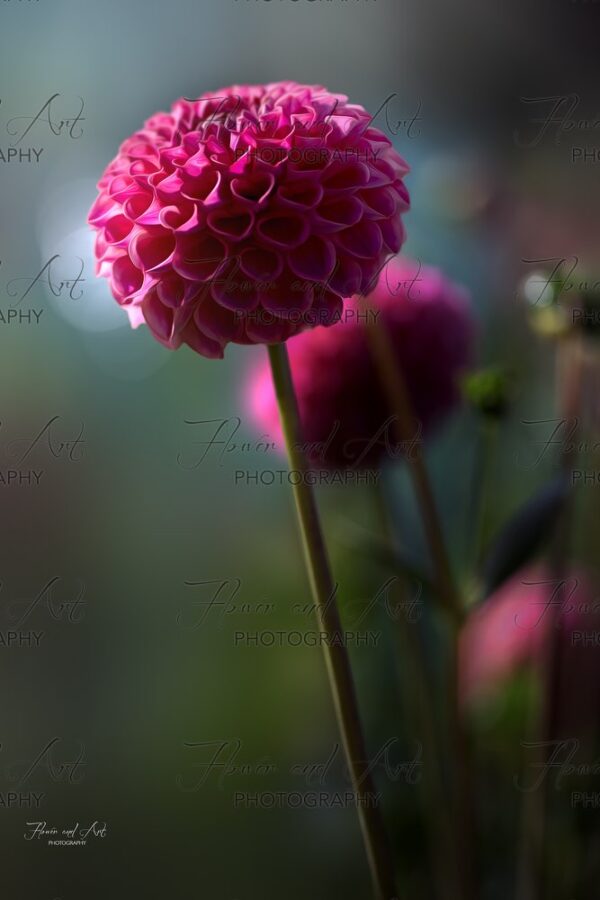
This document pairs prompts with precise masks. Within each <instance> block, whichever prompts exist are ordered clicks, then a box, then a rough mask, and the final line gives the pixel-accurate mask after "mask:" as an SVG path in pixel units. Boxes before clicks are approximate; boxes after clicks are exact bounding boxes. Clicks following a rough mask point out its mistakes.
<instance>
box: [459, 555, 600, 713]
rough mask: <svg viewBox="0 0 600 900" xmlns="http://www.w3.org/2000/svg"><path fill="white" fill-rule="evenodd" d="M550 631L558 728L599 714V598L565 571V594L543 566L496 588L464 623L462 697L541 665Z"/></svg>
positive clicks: (474, 696)
mask: <svg viewBox="0 0 600 900" xmlns="http://www.w3.org/2000/svg"><path fill="white" fill-rule="evenodd" d="M552 627H555V628H558V629H560V653H561V679H560V680H561V690H560V697H559V707H560V709H561V719H560V724H561V725H563V726H565V727H566V726H567V724H573V725H574V726H576V727H578V728H583V727H584V725H585V722H586V721H588V722H589V721H592V722H594V723H595V721H596V720H597V716H598V714H599V713H600V678H599V677H598V676H599V675H600V654H599V652H598V646H597V636H598V634H600V592H598V591H596V592H594V590H593V588H592V581H591V579H590V578H589V576H588V575H587V574H586V573H584V572H580V571H573V572H570V573H569V575H568V576H567V578H565V580H564V588H562V589H561V588H560V582H559V581H558V580H557V579H556V578H555V577H553V575H552V574H551V572H550V571H549V569H548V568H547V567H546V566H543V565H540V566H529V567H528V568H526V569H523V570H522V571H520V572H518V573H517V574H516V575H515V576H513V578H511V579H509V580H508V581H507V582H506V583H505V584H503V585H502V587H500V588H499V589H498V590H497V591H496V592H495V593H494V594H493V595H492V596H491V597H490V598H489V599H488V600H486V602H485V603H484V604H483V606H481V607H480V608H479V609H477V610H475V611H474V612H473V613H472V614H471V616H470V617H469V619H468V620H467V623H466V625H465V628H464V631H463V634H462V637H461V647H460V672H461V693H462V696H463V699H464V700H465V701H466V702H470V701H473V700H478V699H485V698H486V697H489V696H490V695H494V694H495V693H497V692H498V691H500V690H501V689H502V686H503V685H504V684H505V683H506V681H507V680H508V679H509V678H510V677H511V676H514V675H515V674H517V673H518V672H519V671H520V670H523V669H525V668H528V667H532V666H535V665H536V664H537V663H539V662H540V661H541V657H542V652H543V646H544V643H545V641H546V640H548V638H549V637H550V629H551V628H552Z"/></svg>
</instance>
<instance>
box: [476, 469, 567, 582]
mask: <svg viewBox="0 0 600 900" xmlns="http://www.w3.org/2000/svg"><path fill="white" fill-rule="evenodd" d="M568 492H569V486H568V483H567V480H566V478H565V477H564V475H563V474H562V473H561V474H560V475H558V476H556V478H553V479H552V481H551V482H550V483H549V484H547V485H545V486H544V487H543V488H542V489H541V490H540V491H539V492H538V493H537V494H536V495H535V496H534V497H533V498H532V499H531V500H529V501H528V502H527V503H526V504H525V505H524V506H522V507H521V509H519V510H518V512H517V513H515V515H514V516H513V517H512V518H511V519H509V521H508V522H507V524H506V525H505V526H504V528H503V529H502V530H501V532H500V534H499V535H498V537H497V538H496V540H495V541H494V543H493V545H492V547H491V550H490V552H489V554H488V557H487V559H486V561H485V562H484V564H483V568H482V573H481V581H482V584H483V595H482V596H483V598H484V599H485V598H486V597H489V595H490V594H491V593H493V591H495V590H496V589H497V588H498V587H500V585H501V584H503V583H504V582H505V581H506V580H507V579H508V578H510V576H511V575H514V573H515V572H517V571H518V570H519V569H520V568H521V566H523V565H525V563H526V562H529V560H530V559H532V558H533V557H534V556H535V554H536V553H537V552H538V550H539V549H540V548H541V547H542V546H543V544H544V543H545V542H546V541H547V540H548V538H549V537H550V536H551V534H552V532H553V530H554V528H555V526H556V523H557V521H558V518H559V516H560V514H561V512H562V511H563V509H564V506H565V502H566V499H567V495H568Z"/></svg>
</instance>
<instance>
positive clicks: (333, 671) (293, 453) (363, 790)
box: [268, 344, 398, 900]
mask: <svg viewBox="0 0 600 900" xmlns="http://www.w3.org/2000/svg"><path fill="white" fill-rule="evenodd" d="M268 350H269V359H270V363H271V372H272V376H273V384H274V386H275V393H276V395H277V402H278V405H279V413H280V417H281V422H282V426H283V432H284V435H285V441H286V446H287V451H288V456H289V461H290V465H291V467H292V468H293V469H294V470H296V471H297V472H299V473H300V476H301V477H300V479H299V483H298V484H295V485H294V488H293V489H294V498H295V501H296V510H297V513H298V520H299V524H300V531H301V534H302V542H303V546H304V555H305V560H306V567H307V570H308V575H309V580H310V585H311V590H312V593H313V597H314V601H315V607H316V611H317V619H318V623H319V629H320V630H321V631H323V632H324V633H326V634H327V636H328V638H329V639H330V640H328V641H327V642H325V643H324V647H323V649H324V653H325V662H326V666H327V674H328V676H329V684H330V687H331V693H332V696H333V702H334V706H335V712H336V716H337V720H338V725H339V728H340V732H341V736H342V742H343V745H344V750H345V753H346V760H347V764H348V770H349V772H350V774H351V778H352V786H353V790H354V792H355V795H356V797H357V808H358V815H359V819H360V825H361V830H362V835H363V839H364V843H365V848H366V851H367V857H368V861H369V866H370V869H371V875H372V878H373V884H374V888H375V896H376V898H377V900H398V894H397V891H396V879H395V873H394V865H393V861H392V856H391V853H390V848H389V844H388V840H387V835H386V832H385V828H384V824H383V819H382V817H381V813H380V811H379V809H378V808H377V806H376V805H372V798H373V797H374V796H375V786H374V783H373V779H372V776H371V773H370V766H369V761H368V755H367V750H366V743H365V739H364V736H363V731H362V726H361V722H360V715H359V709H358V701H357V697H356V690H355V687H354V680H353V678H352V671H351V669H350V660H349V657H348V651H347V648H346V647H345V646H344V640H343V632H342V625H341V621H340V616H339V612H338V608H337V604H336V602H335V584H334V581H333V576H332V573H331V567H330V564H329V558H328V555H327V549H326V547H325V540H324V537H323V531H322V528H321V522H320V519H319V514H318V511H317V505H316V501H315V495H314V492H313V488H312V486H311V485H310V484H309V479H307V478H306V477H304V476H305V475H306V473H307V472H308V468H309V467H308V461H307V459H306V455H305V453H304V451H303V449H302V446H303V438H302V431H301V425H300V416H299V413H298V403H297V399H296V393H295V391H294V385H293V382H292V376H291V371H290V363H289V357H288V352H287V347H286V345H285V344H275V345H271V346H269V348H268ZM368 795H371V796H370V798H369V796H368ZM369 800H371V802H369Z"/></svg>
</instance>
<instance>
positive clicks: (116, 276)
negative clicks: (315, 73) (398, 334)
mask: <svg viewBox="0 0 600 900" xmlns="http://www.w3.org/2000/svg"><path fill="white" fill-rule="evenodd" d="M407 171H408V167H407V165H406V163H405V162H404V161H403V159H402V158H401V157H400V156H399V155H398V153H397V152H396V151H395V150H394V148H393V146H392V144H391V142H390V140H389V139H388V138H387V137H386V136H385V135H384V134H383V133H382V132H381V131H380V130H379V129H377V128H375V127H373V125H372V123H371V118H370V116H369V114H368V113H367V112H366V111H365V110H364V109H363V108H362V107H361V106H358V105H355V104H350V103H348V98H347V97H345V96H344V95H342V94H331V93H329V92H328V91H327V90H325V88H323V87H319V86H307V85H300V84H295V83H294V82H280V83H275V84H267V85H264V86H242V87H238V86H234V87H231V88H227V89H225V90H219V91H214V92H212V93H211V94H205V95H202V96H201V97H200V98H199V99H197V100H187V99H181V100H178V101H177V102H176V103H175V104H174V105H173V107H172V109H171V112H169V113H158V114H156V115H154V116H152V118H150V119H148V121H147V122H146V123H145V125H144V127H143V128H142V129H141V130H140V131H138V132H136V133H135V134H134V135H133V136H132V137H130V138H128V139H127V140H126V141H125V142H124V143H123V144H122V146H121V148H120V150H119V153H118V154H117V156H116V157H115V159H114V160H113V161H112V162H111V163H110V165H109V166H108V168H107V169H106V171H105V173H104V175H103V177H102V179H101V180H100V182H99V185H98V187H99V196H98V198H97V200H96V202H95V203H94V206H93V208H92V210H91V212H90V216H89V220H90V222H91V224H92V225H93V226H94V227H95V228H96V229H97V231H98V235H97V242H96V256H97V271H98V274H99V275H102V276H105V277H106V278H108V280H109V283H110V287H111V290H112V292H113V294H114V296H115V298H116V300H117V301H118V303H120V304H121V305H122V306H123V307H124V309H125V310H126V311H127V313H128V314H129V318H130V321H131V324H132V325H133V326H134V327H135V326H137V325H139V324H141V323H142V322H145V323H146V324H147V325H148V326H149V328H150V329H151V330H152V333H153V334H154V336H155V337H156V338H157V339H158V340H159V341H160V342H161V343H163V344H165V345H166V346H167V347H170V348H176V347H178V346H180V344H182V343H185V344H188V345H189V346H190V347H192V348H193V349H194V350H196V351H197V352H198V353H201V354H202V355H204V356H208V357H221V356H222V355H223V349H224V347H225V345H226V344H228V343H229V342H235V343H242V344H252V343H277V342H280V341H283V340H286V339H287V338H289V337H290V336H291V335H293V334H295V333H297V332H299V331H302V330H304V329H305V328H307V327H310V326H313V325H316V324H325V325H326V324H329V323H330V322H331V321H334V320H335V318H336V316H338V315H339V313H340V310H341V308H342V300H343V298H344V297H347V296H349V295H351V294H354V293H365V292H366V291H367V290H368V289H369V285H370V284H372V282H373V281H374V280H375V278H376V274H377V272H378V271H379V269H380V268H381V265H382V264H383V262H384V261H385V260H386V259H387V258H388V257H389V256H391V255H393V254H394V253H397V252H398V251H399V250H400V247H401V245H402V243H403V240H404V229H403V225H402V221H401V215H402V213H404V212H405V211H406V210H407V209H408V206H409V200H408V193H407V190H406V187H405V185H404V182H403V178H404V175H405V174H406V173H407Z"/></svg>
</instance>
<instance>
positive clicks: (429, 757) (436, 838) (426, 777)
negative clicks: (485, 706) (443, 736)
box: [375, 481, 460, 900]
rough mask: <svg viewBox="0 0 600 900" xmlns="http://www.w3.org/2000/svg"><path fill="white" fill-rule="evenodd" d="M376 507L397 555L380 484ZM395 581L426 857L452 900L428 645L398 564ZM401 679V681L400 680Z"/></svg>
mask: <svg viewBox="0 0 600 900" xmlns="http://www.w3.org/2000/svg"><path fill="white" fill-rule="evenodd" d="M375 505H376V508H377V513H378V516H379V519H380V522H381V529H382V533H383V537H384V540H385V541H386V543H387V544H388V546H389V548H390V553H391V555H392V556H393V557H395V556H396V555H397V553H396V546H397V543H396V534H395V530H394V523H393V521H392V517H391V515H390V511H389V508H388V504H387V500H386V491H385V487H384V482H383V481H381V482H380V484H379V485H377V487H376V488H375ZM398 570H399V571H400V574H399V576H398V581H397V582H396V596H397V597H398V601H399V606H400V612H399V613H398V616H397V617H396V625H397V627H396V629H395V637H396V641H397V644H398V646H399V650H400V653H399V655H400V657H401V658H404V659H406V660H407V663H408V664H409V665H408V666H407V669H408V668H410V672H408V671H406V670H405V671H404V672H400V673H399V677H400V678H401V687H402V688H404V692H405V694H406V695H407V696H406V699H405V701H404V702H405V704H406V705H407V706H408V705H409V704H411V701H412V704H411V705H412V707H413V716H414V718H415V720H416V722H417V727H418V728H419V729H420V730H421V733H422V735H423V759H424V763H425V770H424V772H423V778H422V779H421V783H420V789H421V796H422V802H423V808H424V809H423V811H424V815H425V820H426V825H427V828H428V830H429V843H430V848H429V853H430V857H431V863H432V867H433V875H434V877H433V880H434V884H435V887H436V896H437V897H439V898H443V900H456V897H458V896H459V895H460V879H459V873H458V869H457V859H455V857H454V852H453V850H454V838H453V833H452V816H451V815H450V814H449V812H450V811H449V809H448V803H447V795H446V790H445V787H444V770H443V766H442V759H441V752H440V744H439V740H438V724H437V712H438V703H437V700H436V690H435V688H436V685H435V684H434V677H433V673H432V671H431V665H430V660H429V659H428V658H427V656H428V654H427V646H426V642H425V636H424V634H423V628H422V623H421V621H420V617H419V616H417V617H416V618H415V620H414V621H412V622H410V621H409V619H408V617H407V616H405V615H404V613H403V607H404V605H405V603H406V601H407V600H408V583H407V578H406V575H405V573H404V572H403V571H402V567H401V565H399V566H398ZM403 676H404V677H403Z"/></svg>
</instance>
